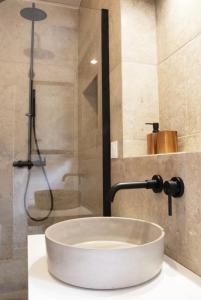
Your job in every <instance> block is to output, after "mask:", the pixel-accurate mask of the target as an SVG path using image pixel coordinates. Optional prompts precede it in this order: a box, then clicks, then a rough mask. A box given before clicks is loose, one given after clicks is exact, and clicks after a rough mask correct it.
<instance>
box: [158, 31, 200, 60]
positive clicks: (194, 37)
mask: <svg viewBox="0 0 201 300" xmlns="http://www.w3.org/2000/svg"><path fill="white" fill-rule="evenodd" d="M200 35H201V32H199V33H197V34H196V35H195V36H193V37H192V38H191V39H190V40H188V41H187V42H186V43H184V44H183V45H182V46H180V47H179V48H177V49H176V50H175V51H173V52H172V53H170V54H169V55H168V56H167V57H165V58H164V59H162V60H161V61H160V62H158V65H160V64H162V63H163V62H165V61H166V60H168V58H170V57H171V56H173V55H174V54H176V53H177V52H179V51H180V50H181V49H183V48H184V47H186V46H187V45H188V44H190V43H191V42H192V41H193V40H195V39H196V38H197V37H199V36H200Z"/></svg>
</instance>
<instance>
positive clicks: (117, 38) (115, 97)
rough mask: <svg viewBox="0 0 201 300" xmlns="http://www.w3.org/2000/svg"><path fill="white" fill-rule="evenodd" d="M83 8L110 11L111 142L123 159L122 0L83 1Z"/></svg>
mask: <svg viewBox="0 0 201 300" xmlns="http://www.w3.org/2000/svg"><path fill="white" fill-rule="evenodd" d="M81 7H85V8H92V9H97V10H100V9H108V10H109V35H110V44H109V47H110V109H111V140H112V141H118V144H119V156H120V157H121V156H122V154H123V152H122V149H123V119H122V63H121V51H122V49H121V17H120V0H96V1H94V0H82V1H81Z"/></svg>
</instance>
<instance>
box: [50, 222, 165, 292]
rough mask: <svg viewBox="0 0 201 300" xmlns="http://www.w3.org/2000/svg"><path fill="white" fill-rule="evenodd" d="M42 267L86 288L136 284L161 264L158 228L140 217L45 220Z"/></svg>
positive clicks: (72, 283) (156, 269) (68, 281)
mask: <svg viewBox="0 0 201 300" xmlns="http://www.w3.org/2000/svg"><path fill="white" fill-rule="evenodd" d="M45 235H46V247H47V260H48V270H49V272H50V273H51V274H52V275H53V276H54V277H56V278H57V279H59V280H61V281H63V282H65V283H68V284H71V285H75V286H78V287H83V288H90V289H118V288H125V287H131V286H134V285H138V284H141V283H143V282H145V281H148V280H150V279H151V278H153V277H155V276H156V275H157V274H158V273H159V272H160V269H161V266H162V262H163V252H164V231H163V229H162V228H161V227H160V226H158V225H156V224H154V223H149V222H146V221H143V220H137V219H128V218H117V217H97V218H96V217H95V218H82V219H73V220H68V221H64V222H59V223H57V224H54V225H52V226H50V227H49V228H48V229H47V230H46V232H45Z"/></svg>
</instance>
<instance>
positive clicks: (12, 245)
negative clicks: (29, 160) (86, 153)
mask: <svg viewBox="0 0 201 300" xmlns="http://www.w3.org/2000/svg"><path fill="white" fill-rule="evenodd" d="M29 5H30V2H28V1H21V0H17V1H15V0H11V1H4V2H2V3H1V5H0V20H1V31H0V40H1V45H0V72H1V76H0V78H1V80H0V89H1V93H0V102H1V112H0V114H1V118H0V120H1V132H0V145H1V154H0V160H1V164H0V174H1V175H0V176H1V178H0V187H1V189H0V190H1V193H0V299H1V300H4V299H20V300H23V299H27V241H26V237H27V221H28V220H27V218H26V216H25V212H24V203H23V195H24V190H25V183H26V178H27V170H25V169H24V170H22V169H21V170H19V169H13V167H12V162H13V160H18V159H25V158H26V155H27V117H26V116H25V114H26V113H27V110H28V74H29V47H30V34H31V27H30V22H28V21H26V20H24V19H22V18H21V17H20V15H19V12H20V10H21V9H22V8H24V7H26V6H29ZM38 5H40V8H42V9H44V10H45V11H46V12H47V14H48V18H47V19H46V20H45V21H43V22H41V23H37V24H36V35H35V40H36V57H35V83H34V84H35V87H36V90H37V92H36V96H37V112H38V117H37V132H38V139H39V144H40V146H41V149H42V155H43V156H45V157H46V159H47V170H48V176H49V180H50V183H51V186H52V188H53V189H62V190H67V191H69V192H70V191H72V190H73V191H75V192H77V189H78V180H77V178H74V177H73V178H71V177H70V178H66V181H65V182H63V181H62V177H63V175H64V174H66V173H70V172H71V173H74V172H77V127H76V124H77V110H76V109H77V55H78V48H77V46H78V45H77V40H78V39H77V29H78V11H77V10H69V9H67V8H65V7H64V6H62V7H60V6H59V5H57V6H54V5H46V4H44V5H41V4H38ZM42 180H43V179H42V176H41V172H40V170H39V169H35V170H34V169H33V173H32V177H31V186H30V190H29V201H30V203H31V204H33V201H34V199H33V197H34V191H38V190H43V189H46V188H47V187H46V185H45V182H44V180H43V181H42ZM70 206H72V203H70ZM39 208H40V205H39ZM39 211H41V214H43V215H44V213H45V211H44V210H41V208H40V209H39ZM32 213H34V211H32ZM62 214H63V215H60V214H57V218H56V219H54V218H52V219H51V221H50V223H51V222H54V221H55V220H59V219H61V217H63V218H67V216H66V212H65V211H64V212H63V211H62ZM78 214H79V213H78ZM37 216H38V212H37ZM58 217H59V218H58ZM29 225H31V226H29V232H30V231H31V232H41V230H42V229H43V228H42V227H45V226H47V225H48V223H46V224H45V225H44V226H41V227H40V226H37V227H35V226H32V225H33V224H29ZM39 225H40V224H39ZM16 274H17V276H16Z"/></svg>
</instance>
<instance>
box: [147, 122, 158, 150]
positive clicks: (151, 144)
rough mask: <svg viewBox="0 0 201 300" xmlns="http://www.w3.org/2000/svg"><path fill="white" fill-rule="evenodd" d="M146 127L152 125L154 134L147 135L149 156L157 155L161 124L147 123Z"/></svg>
mask: <svg viewBox="0 0 201 300" xmlns="http://www.w3.org/2000/svg"><path fill="white" fill-rule="evenodd" d="M146 125H152V126H153V131H152V133H150V134H148V135H147V154H156V153H157V136H158V132H159V123H146Z"/></svg>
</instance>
